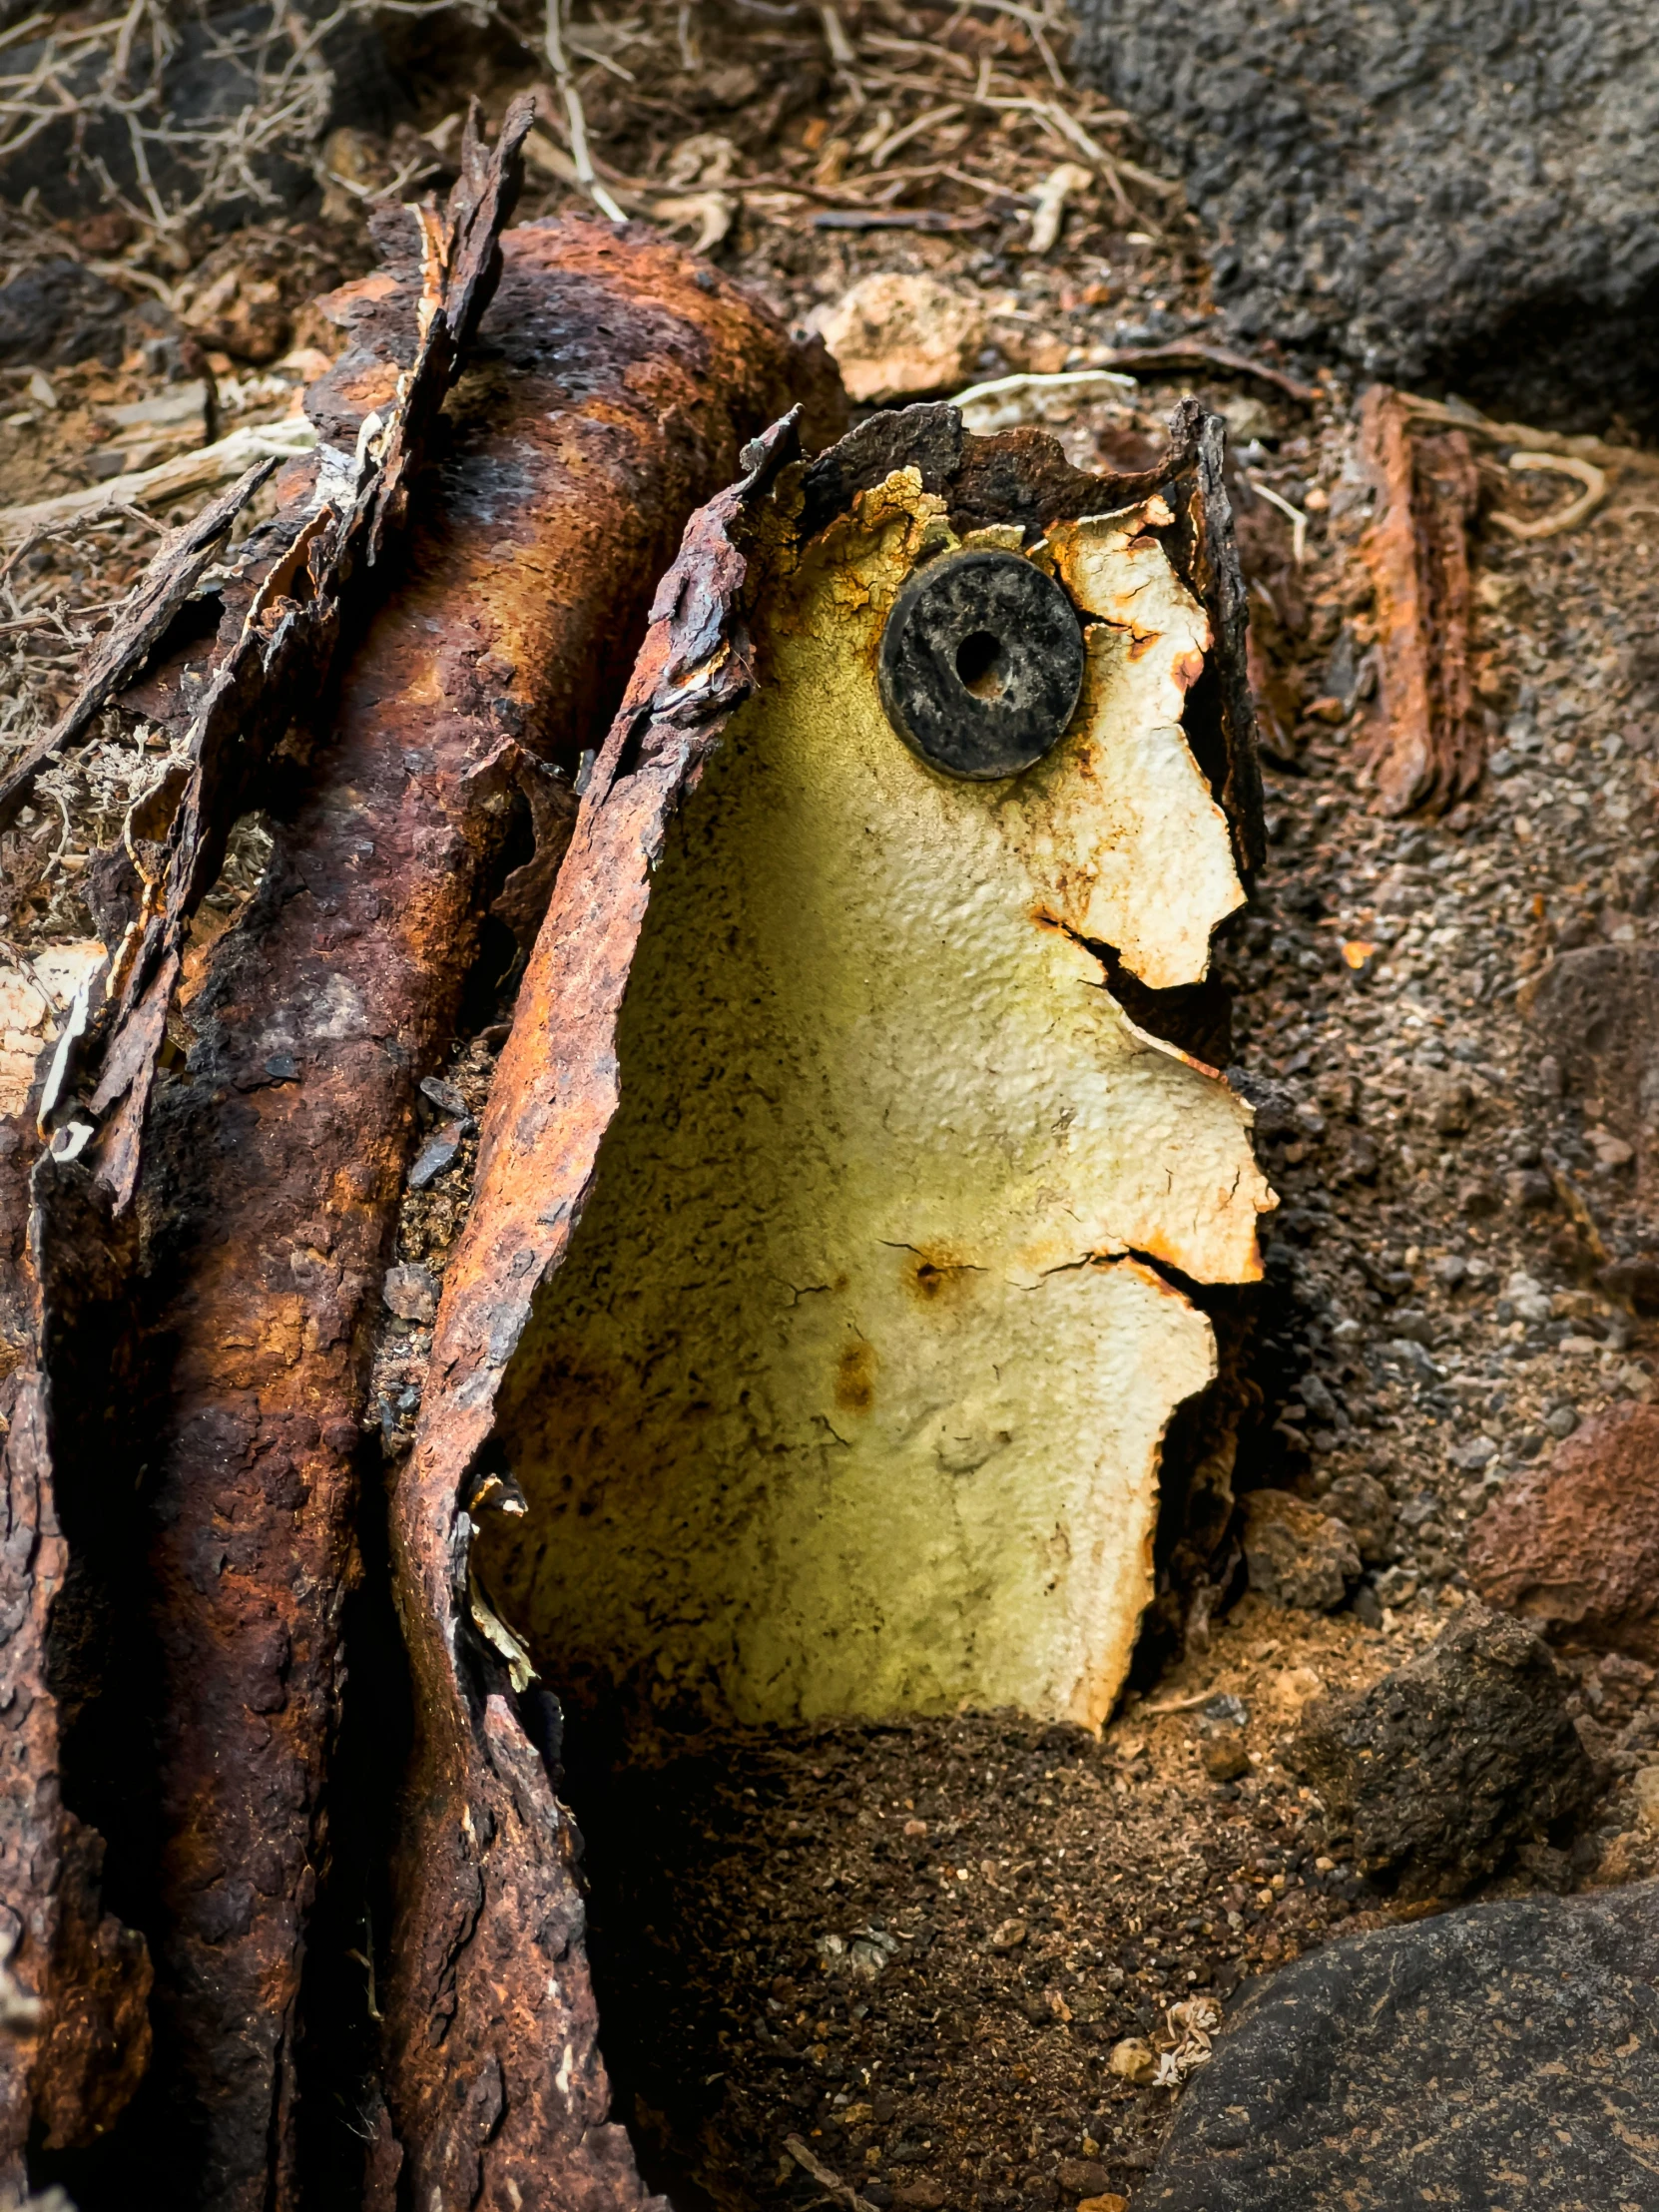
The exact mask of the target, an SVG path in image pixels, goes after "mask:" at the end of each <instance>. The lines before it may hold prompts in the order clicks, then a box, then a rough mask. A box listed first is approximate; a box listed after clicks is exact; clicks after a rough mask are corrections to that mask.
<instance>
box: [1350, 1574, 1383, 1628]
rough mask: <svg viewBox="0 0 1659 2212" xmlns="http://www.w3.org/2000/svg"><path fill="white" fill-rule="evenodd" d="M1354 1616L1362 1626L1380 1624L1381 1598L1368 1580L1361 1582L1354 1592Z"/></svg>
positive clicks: (1371, 1626)
mask: <svg viewBox="0 0 1659 2212" xmlns="http://www.w3.org/2000/svg"><path fill="white" fill-rule="evenodd" d="M1354 1617H1355V1619H1356V1620H1357V1621H1358V1622H1359V1623H1360V1625H1361V1627H1362V1628H1381V1627H1382V1626H1383V1600H1382V1599H1381V1598H1380V1597H1379V1596H1378V1594H1377V1592H1376V1590H1375V1589H1374V1588H1373V1586H1372V1584H1371V1583H1369V1582H1362V1583H1361V1585H1360V1587H1359V1588H1358V1589H1357V1590H1356V1591H1355V1593H1354Z"/></svg>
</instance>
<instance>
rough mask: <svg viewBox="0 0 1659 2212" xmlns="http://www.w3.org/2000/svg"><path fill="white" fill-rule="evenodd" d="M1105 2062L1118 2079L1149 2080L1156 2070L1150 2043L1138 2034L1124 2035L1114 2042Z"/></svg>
mask: <svg viewBox="0 0 1659 2212" xmlns="http://www.w3.org/2000/svg"><path fill="white" fill-rule="evenodd" d="M1106 2064H1107V2066H1108V2068H1109V2069H1110V2070H1111V2072H1113V2073H1115V2074H1116V2075H1117V2077H1118V2079H1119V2080H1120V2081H1150V2080H1151V2079H1152V2077H1153V2075H1154V2074H1155V2073H1156V2072H1157V2070H1158V2061H1157V2059H1156V2058H1155V2057H1154V2056H1153V2054H1152V2045H1151V2044H1150V2043H1148V2042H1145V2041H1143V2039H1142V2038H1141V2037H1140V2036H1139V2035H1126V2036H1125V2037H1124V2038H1123V2040H1122V2042H1121V2043H1114V2044H1113V2045H1112V2055H1111V2056H1110V2058H1108V2059H1107V2061H1106Z"/></svg>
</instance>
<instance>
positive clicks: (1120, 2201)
mask: <svg viewBox="0 0 1659 2212" xmlns="http://www.w3.org/2000/svg"><path fill="white" fill-rule="evenodd" d="M1077 2212H1129V2199H1128V2198H1127V2197H1118V2196H1114V2195H1113V2194H1112V2192H1111V2191H1110V2190H1107V2192H1106V2194H1105V2195H1104V2196H1099V2197H1085V2198H1084V2199H1083V2201H1082V2203H1081V2204H1080V2205H1079V2206H1078V2207H1077Z"/></svg>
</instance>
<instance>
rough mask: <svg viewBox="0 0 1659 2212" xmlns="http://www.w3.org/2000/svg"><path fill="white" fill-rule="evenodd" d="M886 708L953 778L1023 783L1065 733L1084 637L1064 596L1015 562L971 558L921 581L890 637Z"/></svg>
mask: <svg viewBox="0 0 1659 2212" xmlns="http://www.w3.org/2000/svg"><path fill="white" fill-rule="evenodd" d="M879 672H880V685H881V705H882V707H883V708H884V710H885V712H886V717H887V720H888V721H889V722H890V723H891V724H892V726H893V728H894V729H895V730H896V731H897V732H898V734H899V736H900V737H901V738H902V739H903V740H904V742H905V744H906V745H907V746H909V748H910V749H911V751H912V752H914V753H919V754H920V756H921V758H922V759H923V760H924V761H927V762H930V763H931V765H932V766H933V767H934V768H937V769H942V770H943V771H944V773H945V774H946V775H947V776H962V777H970V778H972V779H974V780H976V781H981V782H988V781H990V780H992V779H995V778H997V777H1003V776H1017V775H1018V774H1019V773H1020V771H1021V770H1022V769H1027V768H1029V767H1030V766H1031V764H1032V762H1033V761H1040V760H1041V759H1042V757H1043V755H1044V754H1045V753H1047V752H1048V751H1049V750H1050V748H1051V747H1053V746H1054V745H1056V744H1057V743H1058V742H1059V740H1060V738H1061V737H1062V736H1063V735H1064V734H1065V731H1066V728H1067V726H1068V724H1069V723H1070V721H1071V718H1072V715H1073V714H1074V712H1075V711H1076V707H1077V695H1078V693H1079V692H1080V691H1081V689H1082V686H1083V633H1082V629H1081V626H1080V625H1079V623H1078V619H1077V613H1076V610H1075V609H1074V608H1073V606H1072V604H1071V601H1070V600H1069V599H1068V598H1067V597H1066V595H1065V593H1064V592H1063V591H1062V590H1061V588H1060V586H1059V585H1058V584H1057V583H1055V582H1054V580H1053V578H1052V577H1050V576H1045V575H1044V574H1043V572H1042V570H1041V569H1040V568H1034V567H1033V566H1032V564H1031V563H1030V562H1029V561H1027V560H1022V559H1021V557H1020V556H1019V555H1018V554H1017V553H1000V552H993V551H990V550H988V549H987V550H980V549H976V548H969V549H968V550H967V551H966V552H961V553H949V554H944V555H942V556H941V557H940V558H939V559H938V560H936V561H930V562H929V563H928V564H927V565H926V567H924V568H921V569H919V570H918V571H917V572H916V574H915V575H913V576H912V577H911V578H910V580H909V582H908V583H907V584H906V585H905V586H904V589H903V590H902V591H901V592H900V593H899V595H898V597H897V599H896V600H895V601H894V603H893V610H892V613H891V614H890V615H889V616H888V617H887V626H886V628H885V629H884V630H883V631H882V633H881V651H880V661H879Z"/></svg>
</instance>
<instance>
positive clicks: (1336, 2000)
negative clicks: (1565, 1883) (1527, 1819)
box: [1137, 1882, 1659, 2212]
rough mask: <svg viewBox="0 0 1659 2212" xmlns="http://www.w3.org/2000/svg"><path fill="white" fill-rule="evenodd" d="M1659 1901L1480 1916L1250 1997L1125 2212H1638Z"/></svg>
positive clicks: (1512, 1905) (1353, 1943) (1430, 1923)
mask: <svg viewBox="0 0 1659 2212" xmlns="http://www.w3.org/2000/svg"><path fill="white" fill-rule="evenodd" d="M1656 1981H1659V1884H1655V1883H1651V1882H1650V1883H1644V1884H1642V1885H1641V1886H1639V1887H1638V1888H1636V1889H1633V1890H1630V1891H1627V1892H1625V1893H1624V1894H1623V1895H1616V1896H1610V1897H1595V1898H1584V1897H1580V1898H1550V1897H1543V1898H1526V1899H1517V1900H1513V1901H1510V1902H1506V1903H1502V1904H1494V1905H1477V1906H1469V1907H1465V1908H1463V1909H1462V1910H1461V1911H1458V1912H1453V1913H1447V1914H1445V1915H1443V1916H1442V1917H1440V1918H1438V1919H1433V1920H1423V1921H1418V1922H1416V1923H1414V1924H1413V1925H1411V1926H1408V1927H1404V1928H1389V1929H1379V1930H1377V1931H1375V1932H1374V1933H1373V1934H1370V1935H1366V1936H1349V1937H1347V1938H1345V1939H1344V1940H1342V1941H1339V1942H1335V1943H1331V1944H1328V1945H1327V1946H1326V1947H1325V1948H1324V1949H1322V1950H1317V1951H1314V1952H1312V1953H1310V1954H1309V1955H1308V1956H1307V1957H1305V1958H1300V1959H1298V1960H1297V1961H1296V1962H1295V1963H1294V1964H1291V1965H1287V1966H1284V1967H1282V1968H1281V1969H1280V1971H1279V1972H1278V1973H1276V1974H1274V1975H1272V1976H1271V1977H1268V1978H1265V1979H1264V1980H1262V1981H1260V1982H1258V1983H1256V1984H1255V1986H1254V1988H1253V1989H1252V1992H1251V1994H1250V1995H1249V1996H1248V1997H1246V1998H1245V1999H1244V2001H1243V2002H1242V2003H1241V2004H1240V2005H1239V2006H1238V2008H1237V2009H1236V2011H1235V2012H1234V2015H1233V2018H1232V2021H1231V2023H1230V2024H1229V2026H1228V2027H1227V2028H1226V2030H1225V2031H1224V2032H1223V2033H1222V2034H1221V2035H1220V2036H1219V2037H1217V2039H1216V2043H1215V2051H1214V2055H1213V2057H1212V2059H1211V2062H1210V2064H1209V2065H1208V2066H1206V2067H1205V2068H1204V2069H1203V2071H1202V2072H1200V2073H1199V2074H1198V2075H1197V2076H1196V2077H1195V2078H1194V2079H1193V2080H1192V2081H1191V2082H1190V2083H1189V2085H1188V2087H1187V2090H1186V2093H1185V2094H1184V2096H1183V2097H1182V2100H1181V2103H1180V2105H1179V2107H1178V2108H1177V2112H1176V2117H1175V2124H1174V2127H1173V2130H1172V2131H1171V2134H1170V2137H1169V2140H1168V2142H1167V2143H1166V2145H1165V2147H1164V2151H1163V2154H1162V2156H1161V2157H1160V2159H1159V2161H1158V2164H1157V2166H1156V2168H1155V2169H1154V2171H1153V2173H1152V2175H1151V2177H1150V2178H1149V2180H1148V2182H1147V2184H1146V2186H1145V2189H1144V2191H1143V2192H1142V2193H1141V2195H1140V2197H1139V2198H1138V2199H1137V2201H1138V2202H1140V2203H1142V2204H1147V2205H1154V2206H1156V2207H1157V2208H1158V2212H1307V2208H1311V2207H1313V2206H1322V2207H1323V2206H1327V2205H1342V2206H1344V2207H1346V2208H1349V2212H1418V2208H1419V2207H1420V2206H1421V2205H1423V2204H1425V2203H1429V2202H1432V2201H1433V2200H1434V2199H1435V2198H1436V2197H1437V2198H1439V2199H1440V2201H1442V2202H1444V2203H1446V2204H1456V2205H1475V2204H1480V2203H1483V2202H1486V2203H1489V2202H1491V2201H1492V2195H1491V2192H1492V2187H1493V2177H1494V2176H1495V2175H1502V2174H1506V2173H1507V2174H1524V2175H1525V2176H1526V2182H1525V2185H1524V2188H1523V2189H1522V2190H1521V2193H1520V2195H1519V2196H1517V2197H1515V2198H1514V2199H1513V2201H1514V2202H1515V2203H1516V2204H1521V2203H1524V2204H1526V2205H1528V2206H1529V2207H1536V2208H1537V2212H1569V2208H1570V2207H1574V2206H1579V2205H1596V2206H1608V2207H1611V2206H1613V2205H1630V2206H1636V2205H1645V2204H1647V2203H1649V2202H1650V2201H1651V2199H1652V2194H1653V2170H1652V2159H1651V2155H1650V2153H1649V2151H1648V2149H1647V2147H1646V2137H1647V2125H1648V2118H1649V2116H1650V2115H1651V2114H1652V2113H1653V2112H1654V2111H1655V2110H1656V2109H1659V2039H1656V2038H1655V2035H1654V2031H1653V1988H1654V1984H1655V1982H1656Z"/></svg>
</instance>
